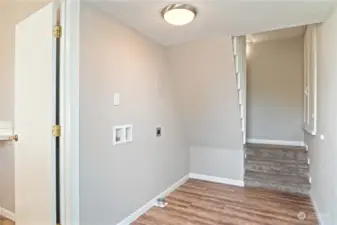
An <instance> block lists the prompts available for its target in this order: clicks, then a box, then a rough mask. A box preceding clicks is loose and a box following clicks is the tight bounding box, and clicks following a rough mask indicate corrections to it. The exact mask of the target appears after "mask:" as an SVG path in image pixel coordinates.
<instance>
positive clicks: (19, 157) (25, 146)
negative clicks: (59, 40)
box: [15, 4, 56, 225]
mask: <svg viewBox="0 0 337 225" xmlns="http://www.w3.org/2000/svg"><path fill="white" fill-rule="evenodd" d="M54 18H55V9H54V6H53V4H49V5H47V6H46V7H45V8H43V9H41V10H40V11H38V12H36V13H35V14H33V15H31V16H30V17H28V18H27V19H25V20H24V21H22V22H20V23H19V24H18V25H17V27H16V40H15V41H16V42H15V49H16V50H15V132H16V134H18V136H19V140H18V142H17V143H16V145H15V217H16V225H55V223H56V222H55V221H56V218H55V212H56V209H55V208H56V207H55V138H54V137H53V136H52V125H53V124H54V122H55V119H54V118H55V114H56V109H55V94H54V93H55V88H56V86H55V55H56V53H55V52H56V51H55V38H54V37H53V34H52V27H53V24H54V21H55V19H54Z"/></svg>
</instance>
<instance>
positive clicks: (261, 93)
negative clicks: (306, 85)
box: [247, 36, 304, 142]
mask: <svg viewBox="0 0 337 225" xmlns="http://www.w3.org/2000/svg"><path fill="white" fill-rule="evenodd" d="M249 46H250V53H249V54H250V55H249V57H248V61H247V64H248V65H247V66H248V69H247V99H248V100H247V137H248V139H257V140H274V141H292V142H303V141H304V134H303V131H302V124H303V36H299V37H292V38H286V39H277V40H269V41H263V42H259V43H254V44H253V43H250V44H249ZM248 141H249V140H248Z"/></svg>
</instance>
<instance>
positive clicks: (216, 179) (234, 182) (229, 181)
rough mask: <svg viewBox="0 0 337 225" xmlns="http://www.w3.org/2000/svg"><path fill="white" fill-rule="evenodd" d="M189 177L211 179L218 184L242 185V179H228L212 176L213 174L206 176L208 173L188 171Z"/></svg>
mask: <svg viewBox="0 0 337 225" xmlns="http://www.w3.org/2000/svg"><path fill="white" fill-rule="evenodd" d="M190 178H193V179H198V180H205V181H211V182H216V183H220V184H229V185H234V186H239V187H243V186H244V182H243V180H233V179H228V178H221V177H214V176H208V175H203V174H197V173H190Z"/></svg>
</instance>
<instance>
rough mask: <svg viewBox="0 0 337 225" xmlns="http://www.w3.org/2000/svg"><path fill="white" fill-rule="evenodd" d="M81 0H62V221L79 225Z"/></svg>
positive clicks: (69, 224)
mask: <svg viewBox="0 0 337 225" xmlns="http://www.w3.org/2000/svg"><path fill="white" fill-rule="evenodd" d="M79 25H80V0H63V1H62V3H61V26H62V28H63V31H62V32H63V34H62V38H61V74H60V76H61V85H60V86H61V90H60V95H61V96H60V97H61V98H60V99H61V104H60V106H61V112H60V116H61V126H62V134H61V153H60V154H61V156H60V170H61V171H60V176H61V221H62V225H79V223H80V221H79V33H80V32H79V31H80V28H79V27H80V26H79Z"/></svg>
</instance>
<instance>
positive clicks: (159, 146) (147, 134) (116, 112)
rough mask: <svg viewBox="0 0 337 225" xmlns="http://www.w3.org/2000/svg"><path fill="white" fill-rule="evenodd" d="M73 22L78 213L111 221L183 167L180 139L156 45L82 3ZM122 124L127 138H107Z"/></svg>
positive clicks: (103, 223)
mask: <svg viewBox="0 0 337 225" xmlns="http://www.w3.org/2000/svg"><path fill="white" fill-rule="evenodd" d="M80 29H81V41H80V49H81V54H80V219H81V224H82V225H86V224H88V225H92V224H99V225H111V224H116V223H117V222H119V221H121V220H122V219H124V218H125V217H127V216H129V215H130V214H131V213H133V212H134V211H136V210H137V209H138V208H139V207H141V206H143V205H144V204H145V203H146V202H148V201H149V200H151V199H152V198H153V197H155V196H156V195H158V194H159V193H160V192H162V191H164V190H165V189H166V188H167V187H169V186H171V185H172V184H173V183H175V182H176V181H178V180H179V179H180V178H182V177H183V176H185V175H187V174H188V172H189V153H188V146H187V144H186V143H185V136H184V134H183V132H182V127H180V124H181V123H180V118H179V115H178V113H177V111H176V107H175V103H174V101H173V98H172V96H173V89H172V88H171V81H170V77H169V76H170V75H169V70H168V63H167V59H166V57H165V54H164V51H163V49H162V48H161V47H160V46H159V45H157V44H155V43H154V42H152V41H150V40H148V39H147V38H145V37H143V36H142V35H140V34H139V33H137V32H136V31H134V30H132V29H129V28H127V27H125V26H123V25H121V24H119V23H117V22H115V20H114V19H113V18H111V17H110V15H108V14H105V13H103V12H102V11H99V10H97V9H95V8H93V7H91V6H90V5H83V4H82V5H81V27H80ZM114 92H119V93H120V94H121V105H120V106H117V107H115V106H113V94H114ZM123 124H133V126H134V127H133V130H134V132H133V142H132V143H128V144H125V145H120V146H112V136H113V134H112V128H113V126H115V125H123ZM158 126H161V127H162V129H163V131H162V137H160V138H157V137H156V132H155V131H156V127H158Z"/></svg>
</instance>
